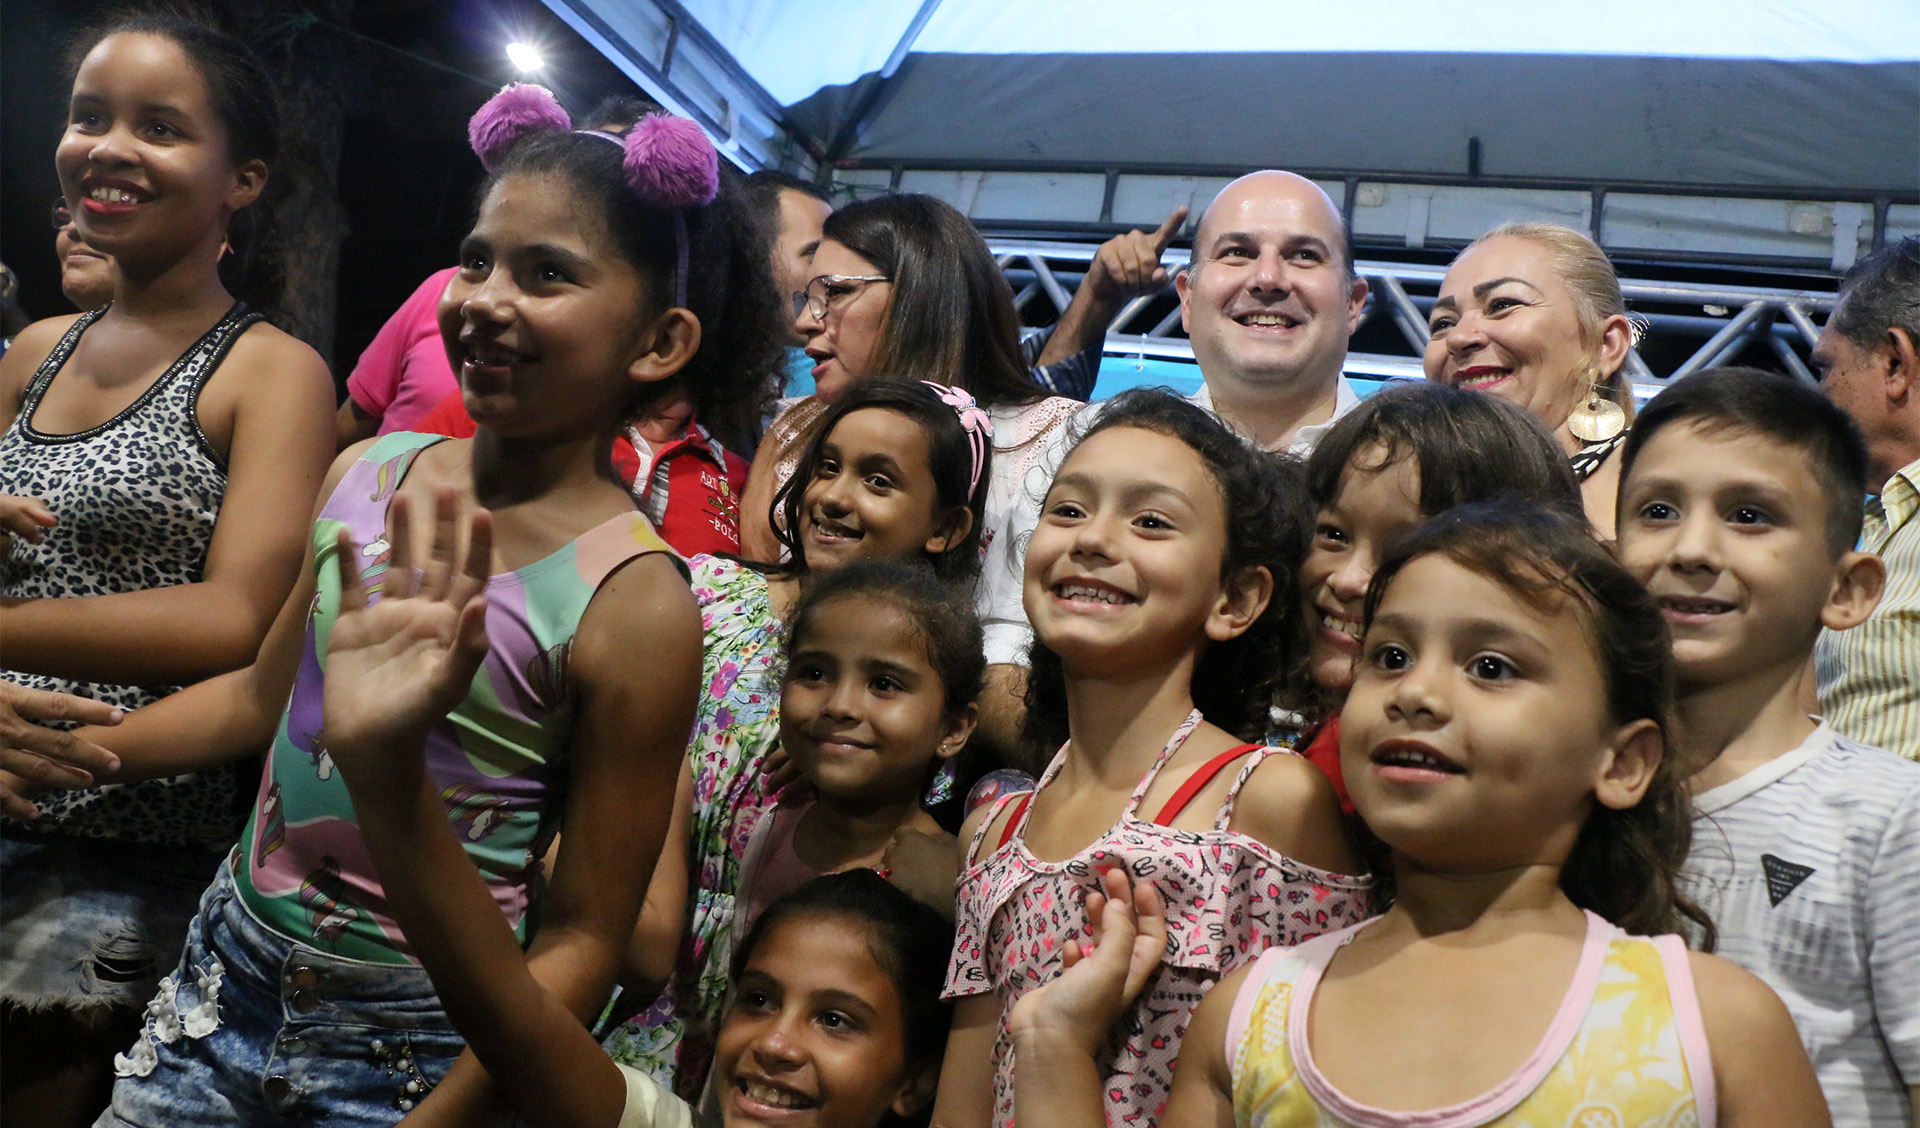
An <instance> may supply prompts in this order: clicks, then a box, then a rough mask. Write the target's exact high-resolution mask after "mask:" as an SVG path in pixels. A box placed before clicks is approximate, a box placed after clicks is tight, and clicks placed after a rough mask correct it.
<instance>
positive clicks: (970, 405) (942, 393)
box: [920, 380, 993, 500]
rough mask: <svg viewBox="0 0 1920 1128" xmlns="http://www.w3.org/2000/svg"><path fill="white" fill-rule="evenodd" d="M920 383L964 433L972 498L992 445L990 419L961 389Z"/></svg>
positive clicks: (968, 483) (968, 493)
mask: <svg viewBox="0 0 1920 1128" xmlns="http://www.w3.org/2000/svg"><path fill="white" fill-rule="evenodd" d="M920 382H921V383H922V384H925V385H926V386H927V387H929V388H932V389H933V394H934V395H937V396H939V397H940V402H941V403H944V404H946V405H947V406H948V407H951V408H952V409H953V413H954V414H955V415H958V416H959V417H960V426H961V428H962V429H964V430H965V431H966V432H967V447H968V450H969V451H970V452H971V453H972V455H973V467H972V471H971V473H969V474H968V476H967V498H968V499H969V500H971V499H972V498H973V491H975V490H977V489H979V488H980V470H981V468H982V467H984V466H985V465H986V461H987V451H988V449H989V448H991V447H992V446H993V420H991V419H989V418H987V413H986V412H984V411H982V410H980V405H979V404H977V403H975V402H974V400H973V396H972V395H971V394H969V393H968V392H967V390H966V389H965V388H951V387H948V386H947V385H945V384H936V383H934V382H933V381H932V380H922V381H920Z"/></svg>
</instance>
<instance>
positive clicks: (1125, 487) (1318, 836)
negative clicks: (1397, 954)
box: [933, 391, 1370, 1128]
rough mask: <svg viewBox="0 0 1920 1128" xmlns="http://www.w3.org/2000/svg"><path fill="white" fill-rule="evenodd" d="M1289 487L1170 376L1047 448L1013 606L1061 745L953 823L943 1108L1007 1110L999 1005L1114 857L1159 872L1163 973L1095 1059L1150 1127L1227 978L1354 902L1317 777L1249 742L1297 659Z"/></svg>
mask: <svg viewBox="0 0 1920 1128" xmlns="http://www.w3.org/2000/svg"><path fill="white" fill-rule="evenodd" d="M1299 493H1300V485H1299V472H1298V469H1297V465H1296V464H1293V463H1282V462H1280V461H1278V460H1276V459H1273V458H1271V457H1269V456H1267V455H1264V454H1261V453H1259V452H1257V451H1252V450H1249V449H1248V448H1247V447H1245V446H1244V445H1242V444H1241V443H1240V442H1239V441H1238V440H1237V439H1235V438H1234V437H1233V436H1232V434H1231V433H1229V432H1228V431H1227V430H1226V429H1225V428H1224V427H1222V426H1221V425H1220V424H1219V423H1218V422H1216V421H1215V420H1213V419H1212V418H1211V417H1209V416H1208V415H1207V414H1206V413H1205V412H1203V411H1201V410H1199V409H1198V408H1195V407H1193V406H1192V405H1190V404H1187V403H1185V402H1184V401H1182V400H1179V399H1177V398H1175V397H1173V396H1170V395H1167V394H1165V393H1161V392H1151V391H1147V392H1129V393H1127V394H1125V395H1123V396H1120V397H1118V398H1116V399H1115V400H1114V401H1113V403H1112V405H1111V406H1109V407H1108V409H1107V410H1106V411H1105V412H1104V413H1103V414H1102V415H1101V417H1100V419H1099V421H1098V422H1097V423H1096V424H1095V425H1094V427H1093V428H1092V429H1091V430H1090V431H1089V432H1088V434H1087V436H1086V437H1085V438H1084V439H1082V440H1081V442H1080V444H1079V446H1077V447H1076V448H1075V449H1074V451H1073V453H1072V454H1071V455H1070V456H1068V458H1067V460H1066V461H1065V463H1063V464H1062V466H1061V469H1060V473H1059V475H1058V476H1057V477H1056V478H1055V479H1054V482H1053V486H1052V488H1051V489H1050V490H1049V491H1048V493H1047V500H1046V505H1045V508H1044V510H1043V513H1042V517H1041V523H1040V526H1039V528H1038V529H1036V530H1035V531H1034V533H1033V539H1032V542H1031V544H1030V545H1029V547H1028V550H1027V571H1026V610H1027V614H1028V617H1029V618H1030V619H1031V620H1032V622H1033V626H1034V633H1035V638H1036V643H1035V645H1034V651H1033V679H1032V682H1031V684H1030V686H1029V689H1028V731H1029V735H1030V736H1032V737H1033V738H1034V739H1035V740H1036V741H1045V742H1047V743H1049V744H1055V745H1057V744H1061V743H1062V742H1063V741H1064V747H1063V748H1062V749H1061V751H1060V754H1059V755H1058V756H1057V757H1055V759H1054V761H1053V763H1052V765H1051V766H1050V767H1049V768H1048V769H1047V771H1046V774H1045V775H1044V776H1043V777H1042V778H1041V780H1040V785H1039V787H1038V789H1037V790H1035V791H1033V792H1030V793H1027V794H1025V795H1022V796H1012V797H1008V798H1007V799H1004V800H1002V801H1001V802H999V803H996V804H994V805H993V806H991V807H988V808H985V809H983V810H982V811H981V812H979V813H978V814H976V815H975V816H974V817H973V818H972V819H971V820H969V825H968V827H967V829H966V830H964V831H963V832H962V833H963V837H968V836H970V839H971V844H970V846H969V848H968V853H967V863H968V864H967V868H966V869H965V871H964V872H963V874H962V876H961V880H960V886H959V891H958V902H959V903H958V906H957V908H958V919H957V920H956V922H955V923H956V930H957V935H956V938H955V949H954V956H953V962H952V964H951V966H950V967H949V970H948V974H947V993H948V995H949V996H950V997H953V998H954V999H955V1000H956V1001H957V1006H956V1009H955V1013H954V1028H953V1035H952V1038H951V1040H950V1041H949V1043H948V1049H947V1059H946V1065H945V1067H944V1070H943V1072H942V1076H941V1084H940V1094H939V1098H938V1102H937V1104H936V1105H935V1109H934V1117H933V1119H934V1122H935V1123H937V1124H942V1125H945V1126H947V1128H983V1126H985V1125H987V1124H989V1123H991V1124H993V1125H996V1126H1004V1125H1008V1124H1011V1123H1012V1120H1013V1070H1014V1061H1013V1053H1012V1042H1011V1039H1010V1037H1009V1035H1008V1028H1007V1016H1008V1014H1009V1013H1010V1012H1011V1010H1012V1007H1013V1004H1014V1003H1015V1002H1016V1001H1017V1000H1018V999H1019V998H1020V997H1021V996H1022V995H1024V994H1025V993H1026V992H1028V991H1030V990H1032V989H1033V988H1035V987H1037V986H1039V985H1041V984H1043V983H1045V982H1047V981H1048V980H1050V979H1052V978H1053V977H1054V976H1056V975H1058V974H1059V973H1060V971H1061V969H1062V967H1063V966H1064V963H1063V961H1064V955H1065V948H1066V945H1067V944H1068V942H1069V941H1071V940H1076V939H1079V940H1084V939H1085V938H1086V937H1087V936H1088V927H1087V926H1088V922H1087V916H1086V911H1085V908H1084V901H1085V898H1086V895H1087V894H1088V893H1090V892H1095V891H1097V890H1098V889H1099V887H1100V882H1101V875H1102V873H1103V872H1104V871H1105V870H1107V869H1111V868H1115V867H1118V866H1125V867H1126V868H1127V869H1128V870H1129V871H1130V872H1131V873H1132V874H1133V875H1134V876H1135V877H1137V878H1145V877H1151V879H1152V880H1153V881H1154V883H1155V884H1156V885H1157V886H1158V887H1159V888H1160V889H1161V891H1162V892H1163V893H1164V894H1165V895H1166V898H1167V902H1168V904H1169V913H1168V918H1169V919H1168V938H1167V945H1166V952H1165V954H1164V956H1163V958H1162V960H1161V962H1160V966H1159V968H1158V969H1157V970H1156V971H1155V972H1154V974H1153V976H1152V978H1151V980H1150V981H1149V982H1148V984H1147V986H1146V989H1145V990H1144V991H1143V992H1142V993H1141V995H1140V997H1139V999H1138V1001H1137V1002H1136V1003H1135V1005H1134V1007H1133V1008H1132V1010H1131V1011H1130V1012H1129V1013H1128V1014H1127V1015H1126V1016H1125V1017H1124V1018H1123V1019H1122V1020H1121V1021H1119V1022H1118V1023H1116V1024H1115V1025H1114V1026H1113V1028H1112V1030H1111V1031H1110V1032H1109V1036H1108V1038H1107V1040H1106V1043H1105V1045H1104V1046H1103V1048H1102V1050H1101V1053H1100V1055H1099V1063H1098V1064H1099V1068H1100V1071H1101V1073H1102V1075H1103V1077H1104V1078H1105V1084H1104V1086H1103V1088H1104V1093H1105V1104H1106V1110H1107V1121H1108V1123H1109V1124H1113V1125H1149V1124H1152V1123H1153V1122H1154V1121H1155V1119H1156V1118H1157V1116H1158V1114H1159V1111H1160V1107H1161V1105H1162V1104H1163V1103H1164V1101H1165V1100H1166V1096H1167V1092H1168V1089H1169V1087H1170V1085H1171V1083H1172V1065H1173V1061H1174V1058H1175V1056H1176V1055H1177V1053H1178V1052H1179V1047H1180V1039H1181V1036H1182V1034H1183V1033H1184V1032H1185V1029H1186V1025H1187V1020H1188V1018H1189V1017H1190V1016H1191V1015H1192V1013H1193V1009H1194V1007H1195V1006H1197V1005H1198V1004H1199V1002H1200V999H1201V997H1202V996H1203V995H1205V994H1206V992H1207V990H1208V988H1209V987H1211V986H1212V985H1213V984H1214V983H1215V982H1216V981H1218V980H1219V978H1220V977H1221V976H1222V975H1224V974H1226V973H1227V972H1230V971H1232V970H1233V969H1234V968H1236V967H1238V966H1239V965H1240V964H1242V963H1243V962H1245V961H1247V960H1249V959H1251V958H1252V957H1254V956H1256V955H1258V954H1259V953H1260V951H1262V950H1263V949H1265V948H1267V947H1269V946H1272V945H1275V944H1295V943H1298V942H1300V941H1301V940H1304V939H1306V938H1308V937H1311V936H1314V935H1318V934H1319V933H1322V932H1327V931H1332V930H1334V929H1338V928H1342V927H1345V926H1346V925H1349V924H1353V923H1355V922H1357V921H1359V920H1361V919H1363V918H1365V917H1366V916H1367V915H1368V911H1369V907H1370V898H1369V890H1370V883H1369V880H1368V879H1367V878H1365V877H1359V876H1351V875H1352V874H1354V873H1355V871H1356V870H1357V869H1358V866H1357V864H1356V863H1355V861H1354V856H1353V854H1352V852H1351V850H1350V849H1349V847H1348V844H1347V841H1346V837H1345V833H1344V831H1343V828H1342V824H1341V821H1340V812H1339V806H1338V803H1337V801H1336V800H1335V798H1334V795H1333V791H1332V788H1331V787H1330V785H1329V784H1328V783H1327V781H1326V779H1325V777H1324V776H1322V775H1321V774H1320V773H1319V772H1318V771H1317V770H1316V769H1314V768H1313V767H1312V766H1311V765H1309V764H1307V763H1306V762H1304V761H1302V760H1299V759H1297V758H1295V757H1293V756H1290V755H1285V754H1272V753H1271V750H1269V749H1265V748H1261V747H1259V746H1258V745H1254V744H1243V743H1240V741H1241V740H1242V739H1243V738H1245V737H1247V736H1254V735H1257V734H1259V733H1261V732H1263V731H1265V729H1266V727H1267V724H1268V717H1269V712H1270V709H1271V705H1272V701H1273V694H1274V688H1275V684H1276V681H1277V679H1278V677H1279V675H1280V673H1281V671H1283V670H1284V669H1285V668H1286V664H1287V663H1288V662H1289V661H1291V660H1292V655H1291V654H1290V652H1289V651H1290V647H1289V640H1290V639H1292V638H1293V637H1294V635H1295V626H1296V624H1295V623H1294V622H1293V621H1292V618H1291V617H1292V616H1293V615H1294V614H1295V610H1294V608H1295V606H1296V604H1295V602H1294V601H1293V600H1291V599H1285V598H1283V599H1279V600H1275V599H1273V598H1272V596H1273V594H1274V591H1275V586H1276V584H1278V585H1280V590H1282V591H1290V590H1291V587H1292V584H1293V583H1294V576H1293V570H1294V568H1295V566H1296V565H1297V562H1298V561H1299V559H1300V556H1301V551H1302V540H1303V538H1304V527H1303V526H1302V524H1301V522H1300V520H1299V514H1300V512H1302V511H1303V508H1302V504H1301V503H1296V504H1292V505H1289V504H1288V499H1297V498H1298V497H1299ZM1276 501H1277V502H1278V505H1276ZM1225 769H1232V770H1225ZM989 1077H991V1084H989Z"/></svg>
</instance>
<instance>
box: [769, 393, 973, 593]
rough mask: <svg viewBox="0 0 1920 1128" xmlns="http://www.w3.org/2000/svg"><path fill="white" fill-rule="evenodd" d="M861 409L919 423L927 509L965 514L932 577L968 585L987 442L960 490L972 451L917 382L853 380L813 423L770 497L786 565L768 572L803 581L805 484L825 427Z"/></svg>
mask: <svg viewBox="0 0 1920 1128" xmlns="http://www.w3.org/2000/svg"><path fill="white" fill-rule="evenodd" d="M867 408H884V409H885V410H887V411H894V412H898V413H899V414H901V415H904V416H906V417H907V418H908V419H911V420H913V421H914V422H915V423H918V424H919V425H920V428H921V430H923V431H925V432H926V435H927V453H928V461H929V463H930V466H929V469H931V470H932V471H933V484H934V487H935V488H936V489H937V490H938V491H939V496H938V498H937V499H936V502H935V504H937V505H938V506H939V507H940V510H941V512H945V511H947V510H949V509H958V508H961V507H963V506H964V507H965V508H966V509H967V510H968V511H969V512H971V513H972V514H973V527H972V528H971V529H968V530H967V535H966V537H965V538H964V539H963V540H961V541H960V543H958V544H956V545H955V546H953V547H952V548H950V549H948V550H947V551H945V552H943V553H941V554H940V555H939V556H937V557H934V558H933V559H932V561H931V563H932V565H933V571H934V574H935V575H937V576H939V577H940V578H941V579H943V580H946V581H948V582H950V583H961V584H968V585H970V584H971V583H972V582H973V578H974V577H975V576H976V575H978V574H979V573H980V537H981V535H982V533H983V532H984V526H985V525H986V515H987V487H988V486H989V485H990V484H991V483H992V481H993V444H992V442H991V441H989V442H988V443H987V444H986V449H985V450H983V451H982V452H981V456H980V480H979V481H978V482H976V483H974V484H973V489H972V490H971V491H969V490H968V488H967V486H968V478H969V476H970V475H971V473H972V467H973V451H972V448H971V446H970V445H969V444H968V439H967V430H966V428H965V427H964V426H962V425H961V423H960V416H959V415H958V414H957V413H956V412H955V411H954V409H953V408H952V407H950V406H948V405H947V404H946V403H945V402H943V401H942V400H941V399H940V396H939V394H938V393H936V392H935V391H934V390H933V389H932V388H929V387H928V386H927V385H926V384H924V383H922V382H921V381H919V380H904V379H898V378H895V377H887V376H880V377H874V378H871V379H866V380H857V381H855V382H854V383H853V384H852V385H851V386H850V387H848V388H847V391H846V393H845V394H844V395H842V396H841V397H840V398H839V400H837V401H836V402H835V403H834V405H833V406H832V407H830V408H828V409H827V411H826V413H825V414H824V415H822V416H821V417H820V421H819V422H817V423H815V424H814V425H813V430H812V432H811V434H812V438H810V439H809V440H808V441H807V449H806V451H805V452H804V453H802V454H801V455H800V461H799V463H798V464H797V465H796V466H795V467H794V468H793V476H792V477H790V478H788V479H787V480H786V482H785V483H783V484H782V485H781V487H780V491H779V492H778V493H776V494H774V495H773V513H774V515H777V517H778V518H779V519H778V520H775V521H773V535H774V536H775V537H776V538H777V539H778V540H779V541H780V544H781V545H782V546H783V547H785V548H786V550H787V563H786V564H784V565H779V566H776V567H774V568H771V569H766V570H768V571H772V572H776V573H779V574H783V575H804V574H805V573H806V571H807V546H806V544H805V543H804V542H802V540H801V539H800V509H801V502H802V501H803V500H804V499H805V497H806V492H807V483H809V482H811V481H813V477H814V474H815V473H816V472H817V471H818V469H819V467H820V458H821V451H822V449H823V448H825V446H826V445H827V440H828V439H830V438H832V437H833V429H834V427H835V426H836V425H838V424H839V422H840V421H841V420H842V419H845V418H846V417H847V416H849V415H851V414H853V413H854V412H856V411H861V410H865V409H867Z"/></svg>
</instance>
